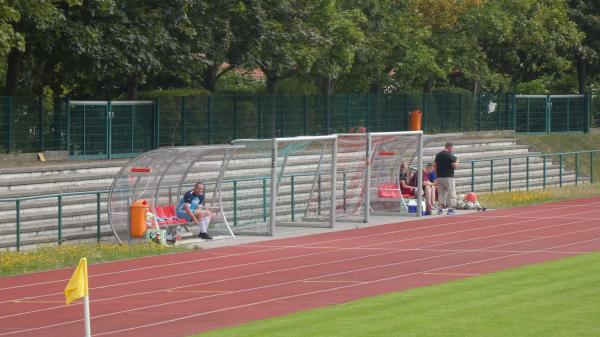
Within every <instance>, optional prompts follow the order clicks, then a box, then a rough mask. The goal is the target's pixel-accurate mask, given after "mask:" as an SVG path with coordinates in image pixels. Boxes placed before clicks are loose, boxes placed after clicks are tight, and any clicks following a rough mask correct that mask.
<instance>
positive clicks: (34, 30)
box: [0, 0, 81, 96]
mask: <svg viewBox="0 0 600 337" xmlns="http://www.w3.org/2000/svg"><path fill="white" fill-rule="evenodd" d="M80 4H81V0H65V1H53V0H19V1H9V2H8V4H3V5H2V8H0V9H2V10H5V11H6V12H3V14H2V15H3V19H4V20H5V21H4V22H3V24H2V27H1V28H0V31H2V32H3V39H5V41H6V42H5V43H6V44H3V47H2V49H1V50H0V52H2V53H6V51H7V50H8V57H7V70H6V81H5V84H4V95H7V96H15V95H16V94H17V90H18V82H19V80H20V78H21V73H22V66H23V65H24V57H25V56H26V54H28V55H29V56H30V57H37V56H38V55H36V54H34V53H32V50H33V49H34V48H35V47H37V46H38V45H39V44H40V43H41V44H45V45H48V44H51V43H52V40H51V39H45V38H44V36H45V35H46V34H48V33H51V32H52V30H53V29H54V28H55V27H56V26H57V25H58V24H59V23H60V22H63V21H64V20H65V16H64V10H65V8H68V7H69V6H76V5H80ZM9 25H10V27H9ZM39 56H41V55H39Z"/></svg>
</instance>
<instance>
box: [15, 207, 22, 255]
mask: <svg viewBox="0 0 600 337" xmlns="http://www.w3.org/2000/svg"><path fill="white" fill-rule="evenodd" d="M15 206H16V212H17V219H16V220H17V251H20V250H21V200H19V199H17V201H16V205H15Z"/></svg>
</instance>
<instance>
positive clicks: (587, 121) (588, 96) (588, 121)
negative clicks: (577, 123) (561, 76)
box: [583, 90, 592, 133]
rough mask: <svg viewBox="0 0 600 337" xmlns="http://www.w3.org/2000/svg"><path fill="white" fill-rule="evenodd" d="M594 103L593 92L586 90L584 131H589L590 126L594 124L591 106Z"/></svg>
mask: <svg viewBox="0 0 600 337" xmlns="http://www.w3.org/2000/svg"><path fill="white" fill-rule="evenodd" d="M591 103H592V92H591V90H590V91H586V93H585V96H584V98H583V132H585V133H589V132H590V127H591V125H592V121H591V118H592V116H591V114H590V107H591V105H592V104H591Z"/></svg>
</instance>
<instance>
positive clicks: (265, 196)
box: [262, 178, 267, 222]
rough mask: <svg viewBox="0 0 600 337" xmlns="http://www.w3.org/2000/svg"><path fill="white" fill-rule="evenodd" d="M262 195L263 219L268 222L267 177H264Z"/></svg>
mask: <svg viewBox="0 0 600 337" xmlns="http://www.w3.org/2000/svg"><path fill="white" fill-rule="evenodd" d="M262 197H263V221H264V222H267V178H263V186H262Z"/></svg>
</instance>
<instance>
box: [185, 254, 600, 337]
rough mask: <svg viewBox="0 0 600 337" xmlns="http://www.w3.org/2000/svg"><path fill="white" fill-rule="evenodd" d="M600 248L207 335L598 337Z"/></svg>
mask: <svg viewBox="0 0 600 337" xmlns="http://www.w3.org/2000/svg"><path fill="white" fill-rule="evenodd" d="M599 285H600V253H594V254H585V255H580V256H576V257H571V258H565V259H562V260H557V261H551V262H546V263H542V264H536V265H532V266H527V267H522V268H518V269H512V270H507V271H503V272H498V273H492V274H486V275H482V276H477V277H471V278H468V279H463V280H459V281H453V282H449V283H445V284H441V285H436V286H429V287H423V288H417V289H413V290H408V291H403V292H397V293H391V294H388V295H382V296H377V297H371V298H366V299H362V300H357V301H353V302H350V303H347V304H342V305H336V306H331V307H326V308H320V309H314V310H310V311H305V312H299V313H296V314H291V315H288V316H283V317H278V318H273V319H268V320H263V321H256V322H252V323H249V324H244V325H241V326H238V327H234V328H228V329H220V330H214V331H210V332H207V333H204V334H199V335H195V336H203V337H220V336H223V337H225V336H227V337H236V336H239V337H252V336H256V337H272V336H289V337H295V336H298V337H307V336H310V337H320V336H322V337H331V336H357V337H358V336H360V337H364V336H369V337H391V336H398V337H400V336H401V337H423V336H427V337H597V336H599V335H600V286H599Z"/></svg>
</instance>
